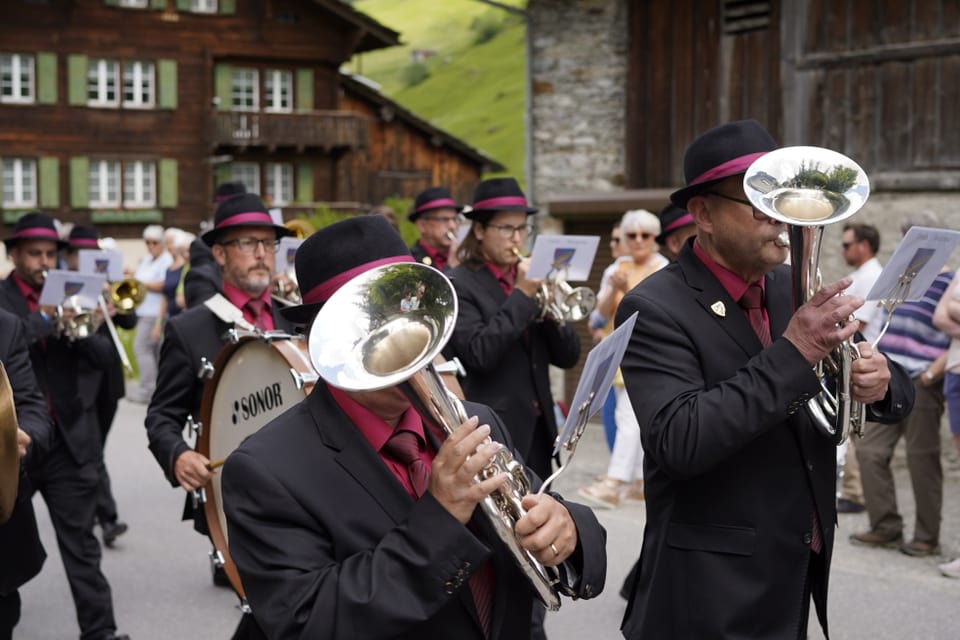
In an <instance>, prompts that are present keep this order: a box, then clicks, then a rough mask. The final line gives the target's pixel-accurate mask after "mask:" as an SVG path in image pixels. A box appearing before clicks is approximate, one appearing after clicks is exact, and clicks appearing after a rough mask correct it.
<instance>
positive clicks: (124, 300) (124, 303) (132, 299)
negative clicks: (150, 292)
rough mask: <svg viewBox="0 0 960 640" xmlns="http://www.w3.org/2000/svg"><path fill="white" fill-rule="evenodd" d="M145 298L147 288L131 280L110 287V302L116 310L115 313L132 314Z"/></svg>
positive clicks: (127, 279) (115, 283) (137, 281)
mask: <svg viewBox="0 0 960 640" xmlns="http://www.w3.org/2000/svg"><path fill="white" fill-rule="evenodd" d="M146 296H147V288H146V287H145V286H143V283H142V282H140V281H139V280H134V279H133V278H126V279H124V280H119V281H117V282H114V283H113V284H111V285H110V302H111V303H113V306H115V307H116V308H117V313H124V314H126V313H133V310H134V309H136V308H137V307H138V306H140V303H141V302H143V299H144V298H145V297H146Z"/></svg>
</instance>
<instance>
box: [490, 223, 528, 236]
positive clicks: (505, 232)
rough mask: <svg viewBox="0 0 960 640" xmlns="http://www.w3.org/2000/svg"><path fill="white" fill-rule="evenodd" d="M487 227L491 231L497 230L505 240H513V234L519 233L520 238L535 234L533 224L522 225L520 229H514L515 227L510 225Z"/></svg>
mask: <svg viewBox="0 0 960 640" xmlns="http://www.w3.org/2000/svg"><path fill="white" fill-rule="evenodd" d="M487 227H488V228H490V229H496V230H497V231H498V232H500V236H501V237H503V238H512V237H513V234H515V233H519V234H520V237H521V238H522V237H524V236H528V235H530V234H531V233H533V225H532V224H521V225H520V226H518V227H514V226H513V225H509V224H488V225H487Z"/></svg>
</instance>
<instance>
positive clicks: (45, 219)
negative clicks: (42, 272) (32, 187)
mask: <svg viewBox="0 0 960 640" xmlns="http://www.w3.org/2000/svg"><path fill="white" fill-rule="evenodd" d="M21 240H52V241H53V242H56V243H57V249H66V248H67V246H68V245H67V241H66V240H61V239H60V234H59V233H58V232H57V225H56V223H55V222H54V220H53V218H52V217H51V216H49V215H47V214H45V213H43V212H42V211H31V212H30V213H25V214H23V215H22V216H20V218H19V219H18V220H17V223H16V224H15V225H14V227H13V235H12V236H10V237H9V238H4V240H3V244H4V245H5V246H6V247H7V251H9V250H10V249H11V248H13V247H15V246H16V244H17V243H18V242H19V241H21Z"/></svg>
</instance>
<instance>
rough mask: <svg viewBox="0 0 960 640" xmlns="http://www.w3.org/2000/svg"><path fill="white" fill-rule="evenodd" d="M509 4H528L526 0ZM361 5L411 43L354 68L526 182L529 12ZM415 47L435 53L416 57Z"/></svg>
mask: <svg viewBox="0 0 960 640" xmlns="http://www.w3.org/2000/svg"><path fill="white" fill-rule="evenodd" d="M505 4H509V5H513V6H518V7H520V6H524V5H525V4H526V0H506V1H505ZM353 6H354V8H356V9H357V10H358V11H362V12H363V13H365V14H367V15H369V16H370V17H372V18H374V19H375V20H377V21H379V22H381V23H383V24H384V25H386V26H387V27H389V28H391V29H394V30H395V31H397V32H399V33H400V39H401V42H402V43H403V44H402V45H401V46H397V47H392V48H390V49H385V50H382V51H374V52H371V53H367V54H363V55H362V56H357V57H356V58H354V59H353V60H352V61H351V63H350V65H349V67H348V70H349V71H351V72H353V73H359V74H362V75H364V76H366V77H368V78H370V79H372V80H374V81H375V82H377V83H379V84H380V85H381V87H382V88H381V91H382V92H383V93H384V94H386V95H387V96H389V97H390V98H392V99H394V100H396V101H397V102H399V103H400V104H402V105H403V106H404V107H406V108H408V109H410V110H411V111H413V112H414V113H416V114H417V115H418V116H420V117H422V118H424V119H426V120H429V121H430V122H431V123H433V124H434V125H436V126H438V127H440V128H441V129H443V130H445V131H447V132H449V133H451V134H453V135H455V136H457V137H458V138H461V139H463V140H464V141H465V142H467V143H468V144H470V145H471V146H473V147H476V148H477V149H480V150H481V151H483V152H484V153H486V154H487V155H489V156H491V157H493V158H494V159H496V160H498V161H499V162H500V163H502V164H503V165H504V166H506V167H507V171H506V173H507V174H509V175H513V176H515V177H517V178H518V179H519V180H521V182H522V181H523V162H524V148H523V141H524V133H523V131H524V129H523V127H524V122H523V115H524V83H525V74H526V63H525V55H526V47H525V33H524V24H523V21H522V19H520V18H519V17H517V16H513V15H511V14H509V13H507V12H506V11H503V10H502V9H497V8H494V7H491V6H489V5H487V4H484V3H482V2H478V1H477V0H357V1H356V2H354V3H353ZM486 38H488V39H486ZM481 40H485V41H483V42H480V41H481ZM414 49H420V50H430V51H432V52H435V55H433V56H432V57H429V58H426V59H425V60H424V61H423V62H421V63H415V62H413V61H412V59H411V54H412V52H413V50H414Z"/></svg>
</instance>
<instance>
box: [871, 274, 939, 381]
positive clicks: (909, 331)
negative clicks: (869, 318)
mask: <svg viewBox="0 0 960 640" xmlns="http://www.w3.org/2000/svg"><path fill="white" fill-rule="evenodd" d="M952 279H953V272H952V271H943V272H941V273H940V274H939V275H938V276H937V277H936V278H935V279H934V281H933V283H932V284H931V285H930V287H929V288H928V289H927V290H926V291H925V292H924V293H923V297H922V298H920V300H917V301H915V302H904V303H903V304H901V305H900V306H899V307H898V308H897V309H895V310H894V312H893V315H892V316H891V317H890V328H889V329H887V332H886V333H885V334H884V336H883V338H882V339H881V340H880V344H878V345H877V348H879V349H880V350H881V351H883V353H884V354H885V355H886V356H887V357H889V358H890V359H891V360H893V361H894V362H896V363H897V364H899V365H900V366H902V367H903V368H904V369H906V370H907V373H909V374H910V377H911V378H915V377H917V376H918V375H920V374H921V373H923V372H924V371H926V370H927V368H928V367H929V366H930V364H931V363H932V362H933V361H934V360H936V359H937V358H938V357H939V356H940V354H942V353H943V352H944V351H946V350H947V347H949V346H950V338H949V337H948V336H947V335H946V334H945V333H943V332H942V331H940V330H939V329H937V328H936V327H935V326H933V311H934V309H936V307H937V303H938V302H939V301H940V298H941V297H942V296H943V292H944V291H946V290H947V287H948V286H949V285H950V281H951V280H952ZM884 319H885V318H884ZM878 324H882V323H878Z"/></svg>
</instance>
